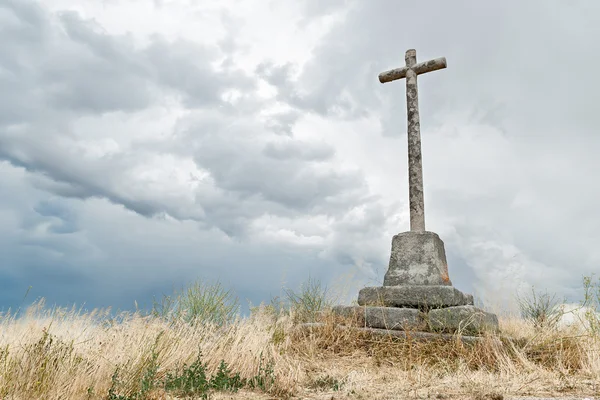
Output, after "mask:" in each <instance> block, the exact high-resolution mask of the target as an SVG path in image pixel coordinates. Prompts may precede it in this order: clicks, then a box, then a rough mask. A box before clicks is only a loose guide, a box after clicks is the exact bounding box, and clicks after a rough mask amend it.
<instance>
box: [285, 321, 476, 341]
mask: <svg viewBox="0 0 600 400" xmlns="http://www.w3.org/2000/svg"><path fill="white" fill-rule="evenodd" d="M324 326H325V324H323V323H319V322H313V323H305V324H300V325H298V327H297V328H296V329H301V330H305V331H309V332H310V331H313V330H316V329H321V328H323V327H324ZM338 328H339V329H344V330H345V329H354V330H357V331H361V332H365V333H368V334H370V335H373V336H379V337H390V336H391V337H393V338H397V339H410V340H419V341H425V340H439V341H446V342H447V341H452V340H461V341H462V342H463V343H467V344H473V343H476V342H478V341H480V340H482V339H483V338H482V337H477V336H468V335H452V334H448V333H433V332H411V331H408V332H405V331H396V330H391V329H378V328H359V327H354V326H343V325H338Z"/></svg>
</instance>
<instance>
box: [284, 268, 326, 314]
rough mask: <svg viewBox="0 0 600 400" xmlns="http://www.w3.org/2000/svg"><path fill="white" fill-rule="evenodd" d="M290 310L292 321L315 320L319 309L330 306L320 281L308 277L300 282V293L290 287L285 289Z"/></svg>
mask: <svg viewBox="0 0 600 400" xmlns="http://www.w3.org/2000/svg"><path fill="white" fill-rule="evenodd" d="M285 292H286V295H287V299H288V301H289V304H290V308H291V310H292V311H293V312H294V320H295V321H294V322H315V321H316V319H317V315H318V313H319V312H320V311H323V310H325V309H326V308H328V307H331V300H330V299H329V298H328V294H327V288H326V287H325V288H323V287H321V282H320V281H317V280H312V279H310V278H309V279H308V282H307V283H306V284H302V286H301V288H300V293H296V292H294V291H293V290H291V289H286V290H285Z"/></svg>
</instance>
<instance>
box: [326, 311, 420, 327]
mask: <svg viewBox="0 0 600 400" xmlns="http://www.w3.org/2000/svg"><path fill="white" fill-rule="evenodd" d="M332 312H333V313H334V314H337V315H340V316H342V317H346V318H351V319H352V320H353V321H354V323H356V324H357V325H358V326H366V327H369V328H381V329H392V330H424V329H426V328H427V323H426V321H425V318H424V315H423V313H421V312H420V311H419V310H417V309H415V308H394V307H362V306H335V307H333V309H332Z"/></svg>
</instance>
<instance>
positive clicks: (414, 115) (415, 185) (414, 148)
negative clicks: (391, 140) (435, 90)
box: [405, 50, 425, 231]
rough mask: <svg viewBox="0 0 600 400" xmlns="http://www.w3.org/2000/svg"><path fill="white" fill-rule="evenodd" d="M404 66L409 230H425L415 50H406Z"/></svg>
mask: <svg viewBox="0 0 600 400" xmlns="http://www.w3.org/2000/svg"><path fill="white" fill-rule="evenodd" d="M405 60H406V66H407V67H408V71H406V113H407V116H408V131H407V136H408V198H409V203H410V230H411V231H425V198H424V196H423V162H422V160H423V157H422V155H421V123H420V121H419V92H418V90H417V73H416V72H415V71H413V70H412V68H411V67H413V66H414V65H415V64H416V63H417V52H416V51H415V50H408V51H407V52H406V56H405Z"/></svg>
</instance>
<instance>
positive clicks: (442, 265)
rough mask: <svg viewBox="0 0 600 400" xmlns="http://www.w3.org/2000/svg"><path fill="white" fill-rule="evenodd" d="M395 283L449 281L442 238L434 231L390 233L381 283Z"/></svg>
mask: <svg viewBox="0 0 600 400" xmlns="http://www.w3.org/2000/svg"><path fill="white" fill-rule="evenodd" d="M399 285H442V286H451V285H452V282H451V281H450V277H449V276H448V263H447V262H446V251H445V249H444V242H442V240H441V239H440V237H439V236H438V235H437V234H435V233H433V232H427V231H410V232H404V233H399V234H397V235H395V236H394V238H393V239H392V252H391V255H390V263H389V267H388V270H387V272H386V274H385V277H384V280H383V286H399Z"/></svg>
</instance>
